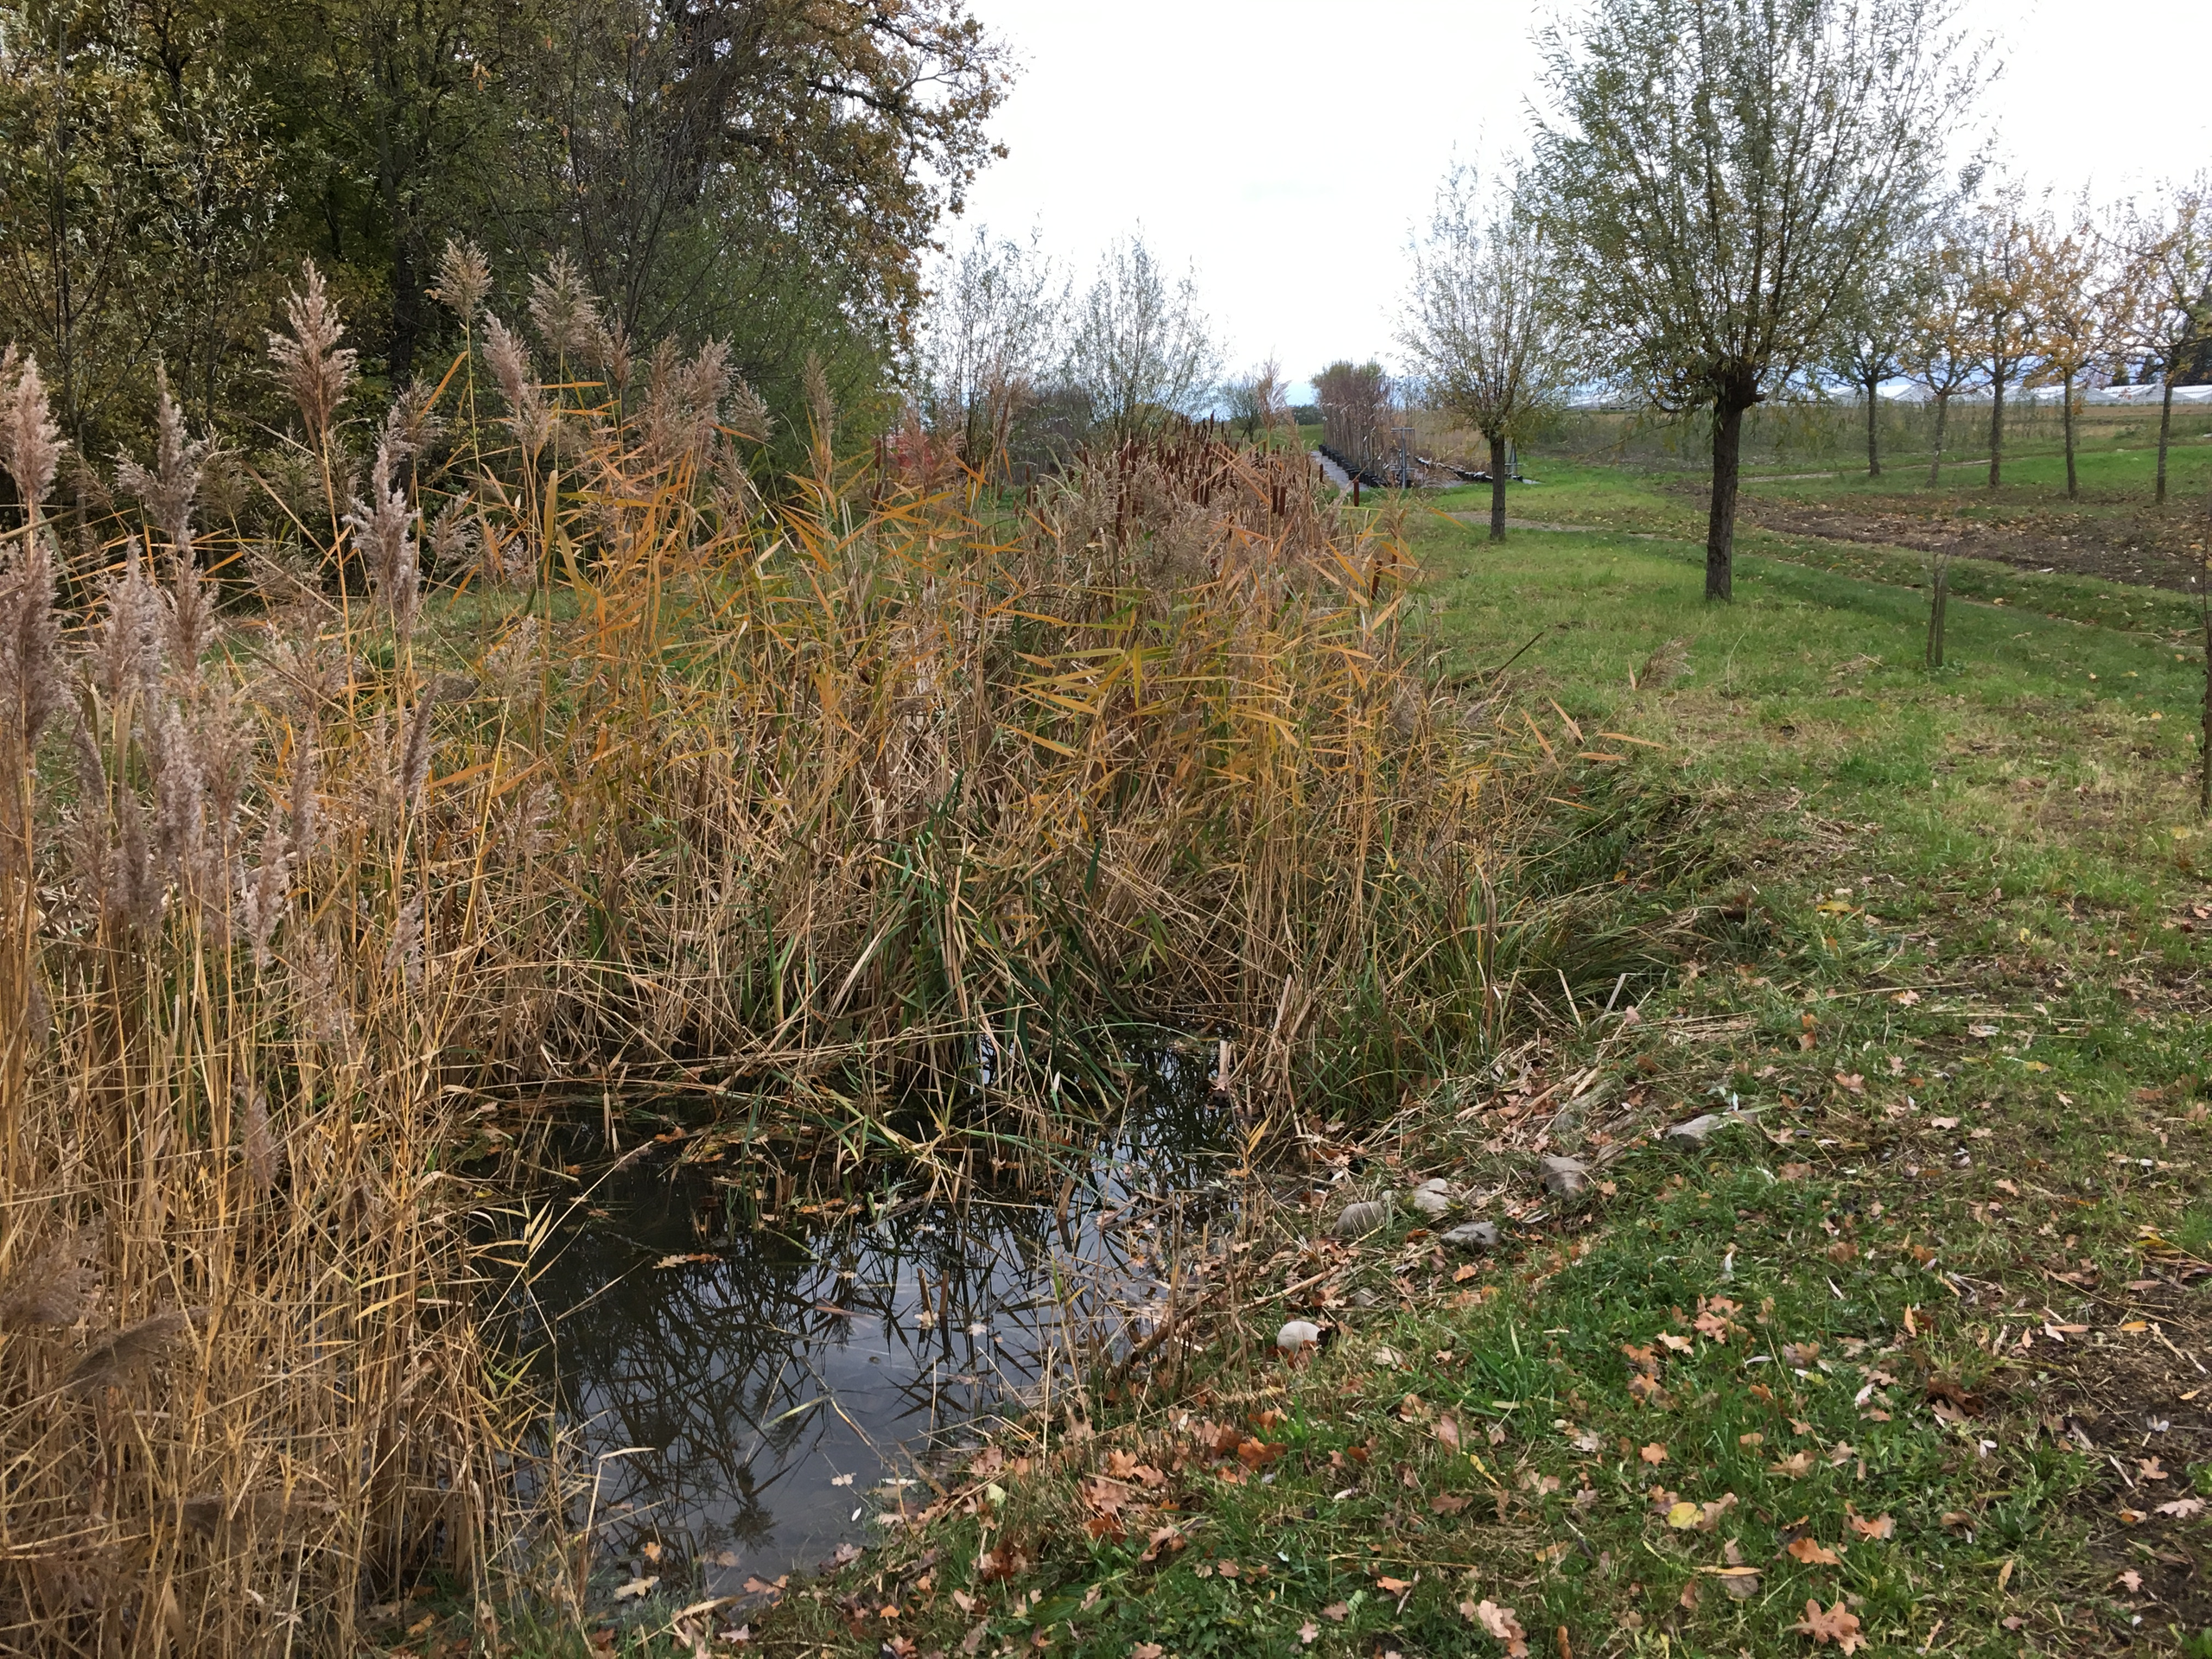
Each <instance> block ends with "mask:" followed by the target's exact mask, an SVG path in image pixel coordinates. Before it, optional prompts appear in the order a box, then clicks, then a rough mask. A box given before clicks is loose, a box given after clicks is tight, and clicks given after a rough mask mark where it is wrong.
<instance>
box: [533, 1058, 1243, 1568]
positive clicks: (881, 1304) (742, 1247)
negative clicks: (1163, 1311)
mask: <svg viewBox="0 0 2212 1659" xmlns="http://www.w3.org/2000/svg"><path fill="white" fill-rule="evenodd" d="M1187 1076H1188V1071H1187V1070H1185V1077H1187ZM1196 1082H1197V1084H1198V1086H1197V1087H1196V1088H1195V1089H1193V1088H1190V1087H1188V1086H1185V1087H1183V1088H1179V1089H1178V1088H1174V1087H1172V1086H1171V1087H1166V1088H1160V1089H1156V1090H1153V1091H1151V1093H1150V1094H1149V1096H1148V1097H1147V1099H1146V1100H1145V1101H1144V1102H1142V1103H1141V1104H1140V1105H1138V1106H1137V1107H1135V1108H1133V1109H1132V1111H1131V1113H1130V1114H1129V1116H1128V1118H1127V1119H1125V1121H1124V1122H1123V1124H1122V1128H1121V1132H1120V1134H1119V1135H1118V1137H1117V1138H1116V1139H1114V1140H1113V1141H1110V1142H1109V1143H1104V1144H1102V1146H1101V1147H1100V1149H1099V1154H1098V1161H1097V1163H1096V1165H1095V1166H1094V1167H1093V1169H1092V1170H1091V1172H1090V1177H1089V1180H1090V1190H1089V1191H1084V1190H1082V1189H1081V1188H1080V1187H1079V1188H1078V1190H1077V1192H1076V1193H1075V1195H1074V1196H1073V1197H1072V1198H1071V1200H1070V1204H1069V1210H1068V1222H1067V1225H1066V1226H1065V1228H1063V1226H1062V1224H1061V1223H1060V1220H1059V1217H1058V1214H1057V1213H1056V1211H1057V1198H1058V1193H1057V1192H1055V1193H1053V1194H1052V1195H1051V1196H1050V1197H1049V1198H1047V1199H1046V1201H1045V1202H1042V1203H1039V1202H1033V1201H1014V1200H1008V1199H1001V1198H988V1197H984V1198H975V1199H972V1200H971V1201H970V1202H969V1204H968V1205H965V1206H964V1207H963V1209H961V1210H957V1211H956V1210H954V1209H953V1208H951V1207H950V1206H948V1205H922V1204H919V1203H918V1202H913V1201H905V1202H901V1201H900V1200H899V1196H898V1194H897V1192H896V1191H895V1190H893V1192H891V1193H890V1194H889V1195H887V1196H886V1195H878V1203H880V1205H881V1206H882V1207H881V1208H880V1210H874V1211H871V1210H863V1211H862V1213H861V1215H860V1216H858V1217H854V1218H852V1219H849V1220H846V1221H842V1222H835V1223H825V1222H824V1221H823V1219H822V1218H821V1217H803V1216H800V1215H798V1214H797V1213H796V1212H795V1211H794V1212H791V1213H786V1214H785V1216H784V1217H780V1218H779V1225H778V1226H776V1227H773V1228H764V1229H761V1230H753V1228H752V1227H751V1225H750V1224H749V1222H747V1221H744V1220H741V1219H735V1218H734V1217H737V1216H738V1215H739V1214H741V1211H740V1210H739V1208H738V1206H736V1205H734V1204H732V1203H731V1202H730V1199H731V1195H730V1194H729V1193H728V1192H727V1191H726V1190H725V1189H724V1188H722V1187H720V1186H717V1185H715V1180H714V1177H715V1173H716V1170H715V1166H712V1165H707V1166H701V1167H697V1168H691V1169H683V1170H675V1171H671V1169H669V1168H668V1167H667V1166H666V1163H665V1161H664V1162H662V1163H661V1164H659V1165H658V1166H647V1165H644V1164H639V1165H633V1166H629V1167H627V1168H625V1169H622V1170H620V1171H618V1172H617V1173H615V1174H613V1176H612V1177H610V1178H609V1179H606V1180H604V1181H601V1183H600V1184H599V1185H597V1186H596V1187H594V1188H593V1189H592V1191H591V1193H590V1197H589V1199H588V1203H589V1205H590V1206H591V1207H592V1208H594V1209H597V1210H603V1211H606V1212H607V1214H606V1215H605V1216H604V1217H594V1218H590V1219H588V1220H586V1221H584V1224H582V1226H580V1227H577V1228H576V1229H575V1230H571V1231H569V1232H567V1233H565V1235H563V1236H560V1237H558V1238H556V1241H555V1243H554V1244H553V1245H552V1246H551V1247H550V1249H549V1250H548V1251H547V1252H546V1255H547V1256H550V1262H549V1261H547V1260H546V1259H545V1257H543V1256H542V1257H541V1262H540V1266H541V1270H540V1271H539V1273H538V1274H537V1277H536V1279H535V1282H534V1284H533V1286H532V1288H531V1296H530V1302H531V1310H530V1314H529V1316H528V1317H527V1319H526V1323H527V1324H528V1325H530V1326H531V1327H532V1328H531V1329H529V1330H527V1331H526V1332H524V1339H525V1343H526V1344H527V1345H530V1346H533V1347H537V1348H540V1349H541V1351H542V1352H543V1358H542V1360H541V1363H542V1364H543V1365H544V1366H545V1368H546V1370H547V1372H548V1374H549V1375H550V1376H551V1377H552V1378H553V1380H554V1383H555V1389H556V1399H557V1402H558V1405H559V1410H560V1419H561V1421H562V1422H563V1425H564V1426H565V1427H566V1428H567V1430H568V1435H567V1439H568V1443H569V1451H568V1455H567V1456H566V1457H565V1458H564V1459H563V1461H564V1462H565V1463H567V1464H568V1465H569V1466H570V1467H571V1469H578V1468H581V1469H582V1470H584V1471H588V1470H589V1469H590V1467H591V1466H592V1465H593V1463H594V1461H597V1462H598V1465H599V1467H600V1469H601V1478H600V1486H599V1503H598V1507H599V1512H600V1514H601V1516H603V1517H605V1518H606V1519H607V1527H606V1529H605V1530H604V1532H603V1533H602V1538H603V1541H605V1542H606V1543H607V1545H609V1546H610V1547H611V1548H612V1549H613V1553H614V1554H615V1555H616V1556H617V1557H620V1556H623V1555H628V1554H634V1553H635V1549H636V1546H637V1545H639V1543H642V1542H643V1541H645V1539H646V1538H648V1537H657V1538H658V1539H660V1540H661V1541H662V1542H663V1543H664V1545H668V1546H671V1547H673V1548H675V1550H676V1552H677V1554H682V1555H693V1556H696V1557H697V1558H699V1559H702V1560H706V1561H708V1562H709V1563H711V1564H712V1567H713V1570H711V1571H710V1572H709V1584H710V1585H711V1586H713V1587H714V1589H715V1592H716V1593H726V1592H729V1591H734V1590H735V1589H736V1588H737V1587H738V1586H740V1585H741V1584H742V1583H743V1581H744V1580H745V1578H746V1577H747V1575H748V1574H752V1573H758V1574H759V1575H760V1576H761V1577H763V1578H766V1579H772V1578H774V1577H776V1576H777V1575H778V1574H779V1573H784V1572H786V1571H789V1570H790V1569H791V1568H792V1567H810V1566H812V1565H813V1564H815V1563H816V1562H817V1561H820V1560H824V1559H825V1558H827V1557H828V1556H829V1554H830V1553H831V1552H832V1551H834V1550H835V1549H836V1547H837V1545H838V1544H839V1543H841V1542H843V1541H847V1540H855V1539H858V1538H860V1537H861V1536H862V1535H864V1534H865V1533H866V1532H867V1530H868V1525H869V1522H870V1521H871V1518H872V1517H873V1516H874V1515H876V1514H877V1513H879V1512H880V1511H882V1510H887V1509H893V1510H895V1509H896V1508H897V1507H898V1502H899V1495H898V1491H896V1490H895V1489H894V1490H887V1491H878V1490H875V1489H876V1488H877V1487H878V1486H879V1484H880V1482H881V1481H882V1480H883V1479H884V1478H886V1477H887V1476H890V1477H898V1476H900V1475H906V1474H911V1472H912V1471H911V1470H910V1469H909V1468H907V1467H906V1459H903V1458H896V1457H891V1456H890V1455H889V1454H890V1453H892V1452H893V1449H894V1448H896V1447H899V1446H904V1447H905V1448H906V1450H907V1451H908V1452H914V1453H925V1452H927V1451H928V1449H930V1448H931V1446H950V1445H955V1444H958V1443H960V1442H962V1441H963V1440H968V1439H970V1438H972V1433H971V1432H970V1426H971V1425H976V1424H977V1423H978V1422H979V1421H980V1420H986V1419H988V1418H990V1417H991V1416H992V1415H993V1414H995V1412H996V1411H997V1410H999V1409H1002V1408H1005V1407H1006V1405H1007V1403H1008V1401H1009V1396H1011V1395H1016V1394H1022V1395H1030V1394H1031V1393H1032V1392H1033V1385H1034V1384H1035V1383H1037V1381H1038V1379H1039V1370H1040V1364H1041V1363H1042V1362H1043V1359H1044V1357H1045V1356H1046V1355H1047V1354H1049V1353H1050V1352H1051V1351H1052V1349H1053V1348H1055V1347H1056V1346H1057V1347H1058V1348H1059V1349H1060V1350H1061V1351H1062V1352H1063V1354H1065V1346H1066V1344H1067V1342H1068V1340H1069V1337H1070V1334H1071V1328H1072V1332H1073V1333H1074V1334H1075V1335H1076V1337H1077V1340H1081V1339H1082V1338H1083V1336H1084V1333H1085V1332H1087V1330H1088V1329H1089V1328H1090V1321H1089V1320H1088V1319H1086V1318H1085V1315H1086V1314H1088V1313H1105V1314H1107V1319H1106V1321H1105V1329H1106V1330H1107V1331H1108V1332H1112V1331H1113V1330H1115V1329H1116V1328H1118V1325H1119V1322H1120V1321H1119V1317H1118V1316H1116V1315H1113V1314H1111V1313H1110V1311H1109V1310H1108V1309H1107V1308H1106V1306H1105V1304H1104V1302H1103V1300H1100V1293H1101V1291H1105V1292H1109V1293H1110V1294H1112V1295H1113V1296H1114V1299H1115V1300H1116V1302H1119V1303H1122V1304H1124V1305H1126V1304H1127V1303H1128V1302H1129V1301H1130V1300H1141V1299H1142V1298H1143V1297H1144V1296H1145V1295H1146V1294H1147V1293H1148V1292H1149V1291H1150V1289H1151V1288H1152V1276H1153V1274H1154V1270H1155V1269H1156V1268H1157V1267H1158V1261H1157V1257H1158V1255H1159V1254H1160V1249H1162V1248H1163V1247H1164V1246H1165V1245H1166V1243H1168V1242H1169V1241H1170V1240H1171V1239H1172V1238H1173V1234H1174V1230H1175V1226H1176V1221H1177V1217H1178V1215H1179V1216H1180V1217H1181V1219H1182V1223H1183V1224H1184V1225H1185V1227H1186V1228H1188V1229H1189V1230H1192V1233H1193V1234H1195V1232H1196V1230H1198V1228H1199V1227H1200V1226H1201V1225H1202V1224H1203V1217H1204V1216H1205V1215H1206V1214H1208V1213H1217V1211H1216V1210H1215V1206H1214V1205H1211V1204H1209V1203H1207V1202H1206V1201H1205V1199H1203V1198H1196V1197H1195V1196H1194V1197H1193V1198H1190V1199H1185V1200H1183V1201H1181V1202H1177V1201H1176V1195H1178V1194H1182V1193H1186V1192H1192V1189H1195V1188H1199V1187H1203V1186H1204V1185H1205V1184H1206V1183H1207V1181H1208V1180H1209V1179H1211V1166H1210V1164H1208V1163H1207V1162H1206V1161H1205V1154H1204V1152H1203V1150H1202V1148H1203V1147H1205V1145H1206V1144H1207V1141H1208V1139H1209V1136H1210V1135H1211V1132H1212V1130H1213V1129H1214V1127H1215V1124H1214V1119H1213V1113H1212V1109H1211V1105H1210V1103H1209V1101H1208V1099H1207V1096H1206V1090H1205V1086H1204V1079H1203V1078H1199V1079H1197V1080H1196ZM747 1185H750V1183H749V1182H748V1183H747ZM828 1207H829V1210H830V1211H832V1212H834V1211H836V1209H837V1207H838V1206H837V1205H836V1203H835V1201H834V1200H833V1201H831V1203H830V1204H829V1206H828ZM576 1213H577V1214H578V1216H579V1217H582V1214H583V1212H582V1210H581V1209H580V1210H579V1211H577V1212H576ZM804 1227H811V1228H814V1229H816V1230H814V1231H812V1232H811V1233H803V1232H801V1231H799V1229H800V1228H804ZM1193 1247H1195V1238H1193ZM677 1255H709V1256H710V1257H711V1259H710V1260H708V1261H704V1262H684V1263H682V1264H680V1265H676V1266H671V1267H667V1268H660V1267H657V1266H656V1265H655V1264H656V1263H657V1262H660V1261H662V1260H663V1259H664V1258H666V1257H669V1256H677ZM1056 1281H1057V1285H1056ZM1058 1286H1065V1287H1069V1288H1070V1289H1071V1290H1072V1291H1073V1293H1074V1294H1073V1300H1072V1313H1070V1311H1069V1310H1068V1309H1066V1308H1064V1307H1063V1305H1062V1299H1061V1294H1060V1290H1059V1288H1058ZM925 1294H926V1297H927V1302H928V1306H930V1307H931V1310H932V1311H933V1312H939V1313H942V1314H943V1315H944V1317H942V1318H940V1319H938V1320H937V1321H936V1322H935V1323H934V1324H933V1325H928V1326H924V1325H920V1324H919V1323H918V1319H917V1315H918V1313H920V1311H921V1309H922V1307H923V1306H924V1297H925ZM548 1325H550V1326H551V1331H550V1332H549V1331H548V1329H547V1326H548ZM549 1335H550V1336H552V1337H553V1338H555V1339H554V1340H552V1341H549V1340H548V1337H549ZM877 1448H880V1449H881V1452H882V1453H883V1454H884V1455H879V1452H878V1450H877ZM617 1452H619V1453H621V1454H622V1455H619V1456H611V1457H610V1456H607V1455H606V1454H607V1453H617ZM846 1474H850V1475H853V1476H854V1477H855V1478H854V1479H853V1480H852V1482H851V1483H850V1484H849V1485H845V1486H834V1485H832V1484H830V1483H831V1481H832V1479H833V1478H836V1477H837V1476H840V1475H846ZM919 1491H920V1492H922V1493H925V1492H926V1491H927V1489H926V1488H921V1489H919ZM908 1496H909V1503H908V1507H910V1508H918V1507H920V1502H921V1499H920V1497H919V1496H918V1494H916V1493H909V1495H908ZM855 1511H858V1514H857V1516H856V1515H855ZM579 1518H581V1516H579Z"/></svg>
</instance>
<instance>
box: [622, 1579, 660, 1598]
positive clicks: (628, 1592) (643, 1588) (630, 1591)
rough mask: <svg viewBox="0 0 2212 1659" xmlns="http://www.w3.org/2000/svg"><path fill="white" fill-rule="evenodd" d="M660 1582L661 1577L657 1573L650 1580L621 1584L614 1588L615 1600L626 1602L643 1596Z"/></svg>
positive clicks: (634, 1580) (635, 1580)
mask: <svg viewBox="0 0 2212 1659" xmlns="http://www.w3.org/2000/svg"><path fill="white" fill-rule="evenodd" d="M659 1582H660V1575H659V1574H658V1573H655V1574H654V1575H653V1576H652V1578H650V1579H632V1580H630V1581H629V1583H627V1584H619V1585H617V1586H614V1599H615V1600H617V1601H624V1600H627V1599H629V1598H630V1597H632V1596H642V1595H644V1594H645V1593H646V1592H648V1591H650V1590H651V1589H652V1587H653V1586H655V1585H657V1584H658V1583H659Z"/></svg>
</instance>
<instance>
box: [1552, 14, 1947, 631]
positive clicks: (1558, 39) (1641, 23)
mask: <svg viewBox="0 0 2212 1659" xmlns="http://www.w3.org/2000/svg"><path fill="white" fill-rule="evenodd" d="M1949 17H1950V7H1949V0H1861V3H1858V4H1852V3H1849V0H1592V3H1590V4H1589V5H1588V6H1587V7H1586V8H1585V9H1584V10H1581V11H1580V12H1579V13H1578V14H1577V15H1576V16H1574V17H1573V19H1572V20H1570V21H1566V22H1560V23H1558V24H1555V25H1554V26H1553V27H1552V28H1551V29H1548V30H1547V31H1546V32H1545V33H1544V35H1542V37H1541V47H1542V50H1543V54H1544V60H1545V74H1544V79H1545V84H1546V86H1547V87H1548V91H1549V93H1550V99H1551V105H1552V107H1551V109H1550V110H1549V111H1548V112H1547V114H1546V115H1545V117H1544V118H1543V121H1542V124H1541V128H1540V130H1539V135H1538V139H1537V151H1536V162H1537V173H1538V176H1539V178H1540V179H1541V185H1542V188H1543V191H1544V194H1545V197H1546V210H1547V215H1548V219H1549V220H1550V222H1551V224H1552V225H1553V226H1554V227H1555V229H1554V234H1555V235H1556V236H1557V238H1558V239H1559V242H1560V250H1561V252H1562V255H1563V257H1565V259H1566V260H1567V264H1568V265H1569V267H1570V271H1571V275H1572V277H1573V283H1574V287H1575V289H1576V291H1577V292H1578V293H1579V294H1580V296H1582V299H1583V302H1584V304H1585V308H1586V311H1585V315H1586V316H1587V317H1588V318H1589V319H1590V321H1591V322H1592V325H1593V326H1594V327H1598V328H1601V329H1604V330H1606V331H1608V332H1610V333H1611V335H1612V338H1613V357H1614V360H1615V362H1616V364H1617V365H1618V372H1619V374H1620V376H1621V378H1624V380H1626V381H1628V382H1630V384H1632V385H1636V386H1637V387H1638V388H1640V389H1641V390H1642V391H1643V393H1644V395H1645V396H1647V397H1649V399H1650V400H1651V402H1652V403H1653V404H1656V406H1657V407H1658V408H1660V409H1661V410H1665V411H1669V412H1676V413H1679V412H1686V411H1688V410H1697V409H1709V410H1711V411H1712V416H1713V505H1712V513H1711V518H1710V521H1709V524H1708V526H1707V535H1706V565H1705V591H1706V596H1707V598H1708V599H1726V598H1728V597H1729V595H1730V593H1731V590H1732V585H1733V583H1732V575H1733V551H1734V541H1735V526H1736V486H1737V474H1738V461H1739V457H1740V454H1741V452H1742V448H1743V431H1744V415H1745V411H1746V410H1750V409H1751V408H1752V407H1753V406H1754V405H1756V404H1759V403H1760V402H1762V401H1764V399H1765V398H1767V397H1770V396H1772V395H1773V394H1774V393H1775V392H1776V391H1777V390H1779V389H1780V388H1781V387H1783V385H1787V384H1788V383H1789V381H1790V380H1791V379H1792V378H1795V377H1796V376H1797V375H1798V374H1800V373H1801V372H1802V371H1803V370H1804V369H1805V368H1806V367H1808V365H1810V364H1811V363H1812V362H1814V361H1815V360H1816V359H1817V357H1818V355H1819V353H1820V352H1821V347H1822V346H1823V345H1824V344H1825V343H1826V342H1827V340H1830V339H1831V338H1832V337H1833V334H1834V328H1835V324H1836V321H1837V320H1838V317H1839V315H1840V312H1841V310H1842V308H1844V307H1845V306H1846V305H1847V303H1848V302H1849V301H1850V298H1851V296H1853V295H1855V294H1858V293H1859V292H1860V291H1861V290H1862V289H1863V288H1864V286H1865V279H1866V276H1867V273H1868V272H1870V271H1872V270H1876V269H1877V268H1878V267H1879V266H1880V264H1882V263H1883V261H1884V260H1885V259H1886V258H1887V257H1889V255H1890V253H1891V249H1892V248H1893V247H1894V246H1895V245H1896V244H1897V240H1898V239H1899V238H1900V236H1901V234H1903V233H1904V232H1907V231H1909V230H1910V227H1911V226H1914V225H1915V224H1916V222H1917V220H1918V219H1920V218H1921V216H1922V212H1921V207H1920V204H1921V203H1922V202H1923V200H1925V199H1926V196H1927V194H1928V191H1929V185H1930V183H1931V182H1932V181H1933V178H1934V175H1935V169H1936V165H1937V163H1938V161H1939V159H1940V155H1941V149H1942V142H1943V137H1944V134H1945V132H1946V130H1947V129H1948V126H1949V124H1950V123H1951V121H1952V119H1953V118H1954V112H1955V111H1956V110H1957V109H1958V108H1959V107H1961V104H1962V103H1963V101H1964V100H1963V99H1962V97H1961V93H1962V92H1963V91H1964V88H1963V86H1961V76H1962V73H1964V72H1962V71H1961V70H1959V69H1958V68H1957V67H1955V60H1956V51H1955V45H1956V37H1955V35H1953V34H1952V33H1951V32H1950V31H1949Z"/></svg>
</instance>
